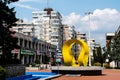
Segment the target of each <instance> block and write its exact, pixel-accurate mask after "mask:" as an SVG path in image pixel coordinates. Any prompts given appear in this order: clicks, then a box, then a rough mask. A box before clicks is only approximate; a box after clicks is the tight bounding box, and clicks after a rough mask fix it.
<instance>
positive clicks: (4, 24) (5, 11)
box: [0, 0, 18, 64]
mask: <svg viewBox="0 0 120 80" xmlns="http://www.w3.org/2000/svg"><path fill="white" fill-rule="evenodd" d="M16 1H18V0H0V47H1V51H2V56H1V60H0V64H1V62H3V63H4V64H5V63H6V62H10V61H8V60H11V59H12V54H11V50H13V49H14V48H16V47H17V48H18V46H17V38H15V37H14V36H13V35H14V33H15V32H14V31H11V27H12V26H15V25H16V24H15V22H16V21H17V20H18V19H17V18H16V16H15V11H14V8H9V6H8V5H9V4H10V3H12V2H16Z"/></svg>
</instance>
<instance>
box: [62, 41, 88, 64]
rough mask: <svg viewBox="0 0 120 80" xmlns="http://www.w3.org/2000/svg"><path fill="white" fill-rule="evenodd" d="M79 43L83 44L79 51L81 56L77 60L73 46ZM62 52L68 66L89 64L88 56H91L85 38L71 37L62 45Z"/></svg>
mask: <svg viewBox="0 0 120 80" xmlns="http://www.w3.org/2000/svg"><path fill="white" fill-rule="evenodd" d="M75 43H77V44H79V45H80V46H81V51H80V52H79V56H78V58H77V60H75V57H74V56H73V52H72V50H71V49H72V47H73V45H74V44H75ZM62 54H63V59H64V63H65V64H66V65H68V66H80V65H82V64H83V65H84V66H87V63H88V56H89V47H88V45H87V43H86V42H84V41H83V40H77V39H71V40H68V41H66V42H65V43H64V45H63V47H62Z"/></svg>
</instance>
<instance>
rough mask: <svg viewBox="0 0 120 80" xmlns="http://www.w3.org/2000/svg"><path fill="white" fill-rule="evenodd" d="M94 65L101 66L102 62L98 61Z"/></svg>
mask: <svg viewBox="0 0 120 80" xmlns="http://www.w3.org/2000/svg"><path fill="white" fill-rule="evenodd" d="M93 65H94V66H101V64H100V63H99V62H96V63H94V64H93Z"/></svg>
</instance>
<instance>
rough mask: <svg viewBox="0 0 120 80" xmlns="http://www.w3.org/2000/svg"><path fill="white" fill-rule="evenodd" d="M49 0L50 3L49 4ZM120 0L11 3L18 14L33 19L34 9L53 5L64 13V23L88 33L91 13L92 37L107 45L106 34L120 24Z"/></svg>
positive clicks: (52, 0)
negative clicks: (88, 13) (90, 13)
mask: <svg viewBox="0 0 120 80" xmlns="http://www.w3.org/2000/svg"><path fill="white" fill-rule="evenodd" d="M47 1H48V5H47ZM119 3H120V0H19V1H18V2H16V3H12V4H10V7H15V11H16V16H17V17H18V18H21V19H24V20H26V21H32V11H35V10H43V9H44V8H46V7H51V8H53V9H54V10H55V11H59V12H60V13H61V15H62V17H63V18H62V19H63V23H64V24H68V25H74V26H75V28H76V30H77V31H80V32H82V33H86V34H87V35H88V27H89V26H88V16H87V15H85V13H86V12H89V11H90V12H92V13H93V14H92V15H91V38H94V39H95V40H96V42H99V43H100V44H101V45H102V46H105V34H106V33H107V32H115V30H117V28H118V26H119V25H120V7H119Z"/></svg>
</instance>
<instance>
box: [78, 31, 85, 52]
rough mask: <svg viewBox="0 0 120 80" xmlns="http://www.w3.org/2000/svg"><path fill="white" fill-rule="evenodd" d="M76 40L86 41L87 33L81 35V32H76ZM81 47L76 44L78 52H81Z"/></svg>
mask: <svg viewBox="0 0 120 80" xmlns="http://www.w3.org/2000/svg"><path fill="white" fill-rule="evenodd" d="M76 39H82V40H84V41H86V34H85V33H80V32H76ZM80 49H81V48H80V45H78V44H76V52H79V51H80Z"/></svg>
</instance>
